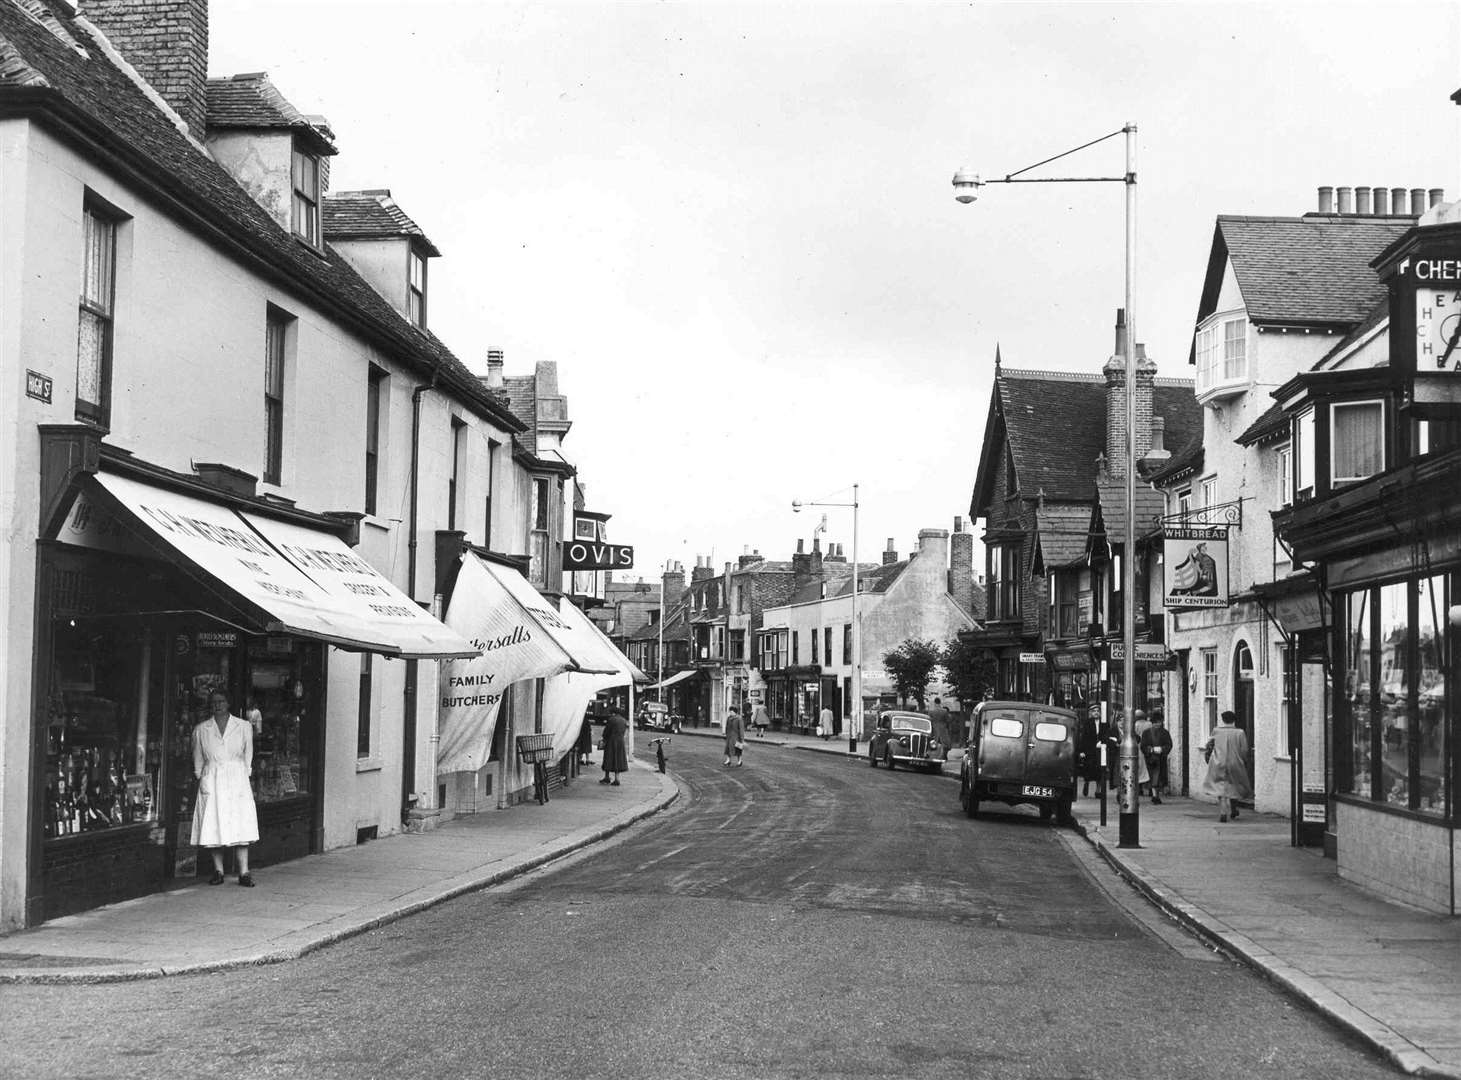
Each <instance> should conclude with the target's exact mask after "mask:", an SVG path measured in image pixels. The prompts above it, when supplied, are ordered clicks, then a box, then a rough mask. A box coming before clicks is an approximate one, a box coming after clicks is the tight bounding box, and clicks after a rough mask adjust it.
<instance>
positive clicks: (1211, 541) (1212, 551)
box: [1162, 526, 1228, 611]
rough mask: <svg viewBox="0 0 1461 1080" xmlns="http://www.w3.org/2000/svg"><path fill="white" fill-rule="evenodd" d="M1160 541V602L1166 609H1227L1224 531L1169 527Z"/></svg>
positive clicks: (1215, 527)
mask: <svg viewBox="0 0 1461 1080" xmlns="http://www.w3.org/2000/svg"><path fill="white" fill-rule="evenodd" d="M1162 540H1163V546H1164V550H1163V557H1162V576H1163V580H1162V603H1164V604H1165V605H1166V606H1167V609H1168V610H1170V611H1181V610H1183V609H1186V608H1225V607H1227V606H1228V530H1227V528H1226V527H1224V526H1211V527H1207V528H1174V527H1169V528H1167V529H1166V530H1164V532H1163V536H1162Z"/></svg>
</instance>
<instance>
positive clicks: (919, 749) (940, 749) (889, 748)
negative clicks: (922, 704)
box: [867, 709, 948, 772]
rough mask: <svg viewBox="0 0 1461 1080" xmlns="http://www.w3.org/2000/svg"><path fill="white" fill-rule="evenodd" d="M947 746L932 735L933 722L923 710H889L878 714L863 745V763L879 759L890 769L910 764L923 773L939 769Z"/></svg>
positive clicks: (875, 763)
mask: <svg viewBox="0 0 1461 1080" xmlns="http://www.w3.org/2000/svg"><path fill="white" fill-rule="evenodd" d="M947 756H948V747H946V746H944V745H942V744H941V743H940V742H939V741H938V740H937V739H935V738H934V737H933V721H932V720H930V719H929V718H928V716H927V715H926V714H925V713H921V712H908V711H905V710H902V709H889V710H887V711H885V712H883V713H881V714H880V715H879V716H878V725H877V727H875V728H874V729H873V735H872V738H871V739H869V740H868V744H867V763H868V764H869V765H871V766H872V767H873V768H875V769H876V768H877V767H878V762H880V761H881V762H882V763H883V764H884V765H886V766H888V768H890V769H895V768H897V767H898V766H899V765H911V766H913V767H914V768H919V769H923V770H925V771H927V772H939V771H940V770H941V769H942V768H943V761H944V758H945V757H947Z"/></svg>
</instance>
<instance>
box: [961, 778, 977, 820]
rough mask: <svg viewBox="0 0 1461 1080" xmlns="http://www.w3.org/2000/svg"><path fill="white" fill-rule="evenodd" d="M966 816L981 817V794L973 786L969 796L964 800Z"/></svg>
mask: <svg viewBox="0 0 1461 1080" xmlns="http://www.w3.org/2000/svg"><path fill="white" fill-rule="evenodd" d="M964 816H965V817H971V818H977V817H978V816H979V792H977V791H975V790H974V788H973V787H972V786H971V787H970V788H969V794H968V795H967V796H966V797H965V798H964Z"/></svg>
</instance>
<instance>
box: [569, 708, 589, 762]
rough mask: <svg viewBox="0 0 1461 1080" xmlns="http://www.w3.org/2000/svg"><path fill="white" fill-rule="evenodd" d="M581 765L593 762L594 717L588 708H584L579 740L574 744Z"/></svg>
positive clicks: (579, 728)
mask: <svg viewBox="0 0 1461 1080" xmlns="http://www.w3.org/2000/svg"><path fill="white" fill-rule="evenodd" d="M574 751H575V753H577V754H578V763H579V764H580V765H592V764H593V756H592V755H593V752H594V718H593V715H592V714H591V713H590V712H589V711H588V709H584V710H583V722H582V723H581V724H580V725H579V727H578V742H577V744H575V746H574Z"/></svg>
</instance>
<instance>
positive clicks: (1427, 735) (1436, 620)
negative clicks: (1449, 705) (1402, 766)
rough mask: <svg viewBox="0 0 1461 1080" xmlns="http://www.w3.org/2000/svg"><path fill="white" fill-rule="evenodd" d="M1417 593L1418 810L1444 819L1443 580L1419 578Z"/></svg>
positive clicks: (1447, 754) (1448, 752)
mask: <svg viewBox="0 0 1461 1080" xmlns="http://www.w3.org/2000/svg"><path fill="white" fill-rule="evenodd" d="M1419 593H1420V595H1419V597H1418V604H1419V610H1418V611H1417V616H1418V617H1417V620H1416V625H1417V626H1418V627H1419V628H1420V633H1419V635H1418V638H1419V641H1418V650H1417V652H1418V661H1419V663H1418V671H1419V676H1418V678H1417V680H1416V682H1417V686H1418V693H1417V695H1416V725H1415V728H1414V732H1415V734H1414V736H1413V739H1414V741H1415V743H1416V758H1417V762H1418V765H1417V769H1416V772H1417V777H1418V782H1419V794H1418V809H1419V810H1420V812H1421V813H1422V814H1435V815H1439V816H1444V815H1445V814H1446V813H1447V810H1448V807H1447V805H1446V804H1447V798H1446V761H1447V760H1448V759H1449V757H1450V755H1451V749H1450V746H1449V745H1448V739H1447V731H1446V665H1445V656H1446V612H1447V610H1448V609H1449V606H1448V603H1447V597H1446V579H1445V578H1443V577H1432V578H1426V579H1423V580H1422V581H1421V582H1420V589H1419ZM1450 599H1451V600H1454V599H1455V597H1454V596H1453V597H1451V598H1450Z"/></svg>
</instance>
